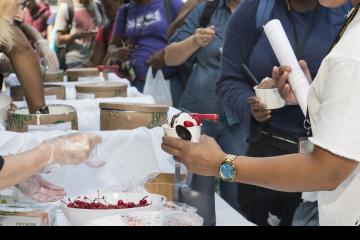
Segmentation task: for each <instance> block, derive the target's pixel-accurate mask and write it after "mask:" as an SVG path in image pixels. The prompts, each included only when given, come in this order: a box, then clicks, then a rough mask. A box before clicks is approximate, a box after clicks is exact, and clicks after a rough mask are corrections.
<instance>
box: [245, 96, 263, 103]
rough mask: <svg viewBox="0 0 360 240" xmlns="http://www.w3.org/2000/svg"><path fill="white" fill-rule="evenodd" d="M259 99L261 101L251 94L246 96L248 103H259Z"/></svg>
mask: <svg viewBox="0 0 360 240" xmlns="http://www.w3.org/2000/svg"><path fill="white" fill-rule="evenodd" d="M260 101H261V100H260V98H259V97H256V96H252V97H249V98H248V103H249V104H254V103H260Z"/></svg>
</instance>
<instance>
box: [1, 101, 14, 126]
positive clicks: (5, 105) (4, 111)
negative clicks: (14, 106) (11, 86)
mask: <svg viewBox="0 0 360 240" xmlns="http://www.w3.org/2000/svg"><path fill="white" fill-rule="evenodd" d="M10 102H11V99H10V98H9V97H7V96H4V95H0V124H1V125H3V126H5V123H6V121H7V119H8V111H9V109H10Z"/></svg>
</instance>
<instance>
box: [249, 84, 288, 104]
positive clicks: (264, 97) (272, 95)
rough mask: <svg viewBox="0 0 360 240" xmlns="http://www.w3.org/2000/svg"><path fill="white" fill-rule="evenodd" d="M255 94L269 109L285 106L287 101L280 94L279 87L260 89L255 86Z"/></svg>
mask: <svg viewBox="0 0 360 240" xmlns="http://www.w3.org/2000/svg"><path fill="white" fill-rule="evenodd" d="M254 90H255V94H256V96H257V97H259V98H260V101H261V103H263V104H265V105H266V106H267V109H277V108H282V107H284V106H285V101H284V99H282V97H281V96H280V93H279V90H278V89H277V88H270V89H259V88H258V87H257V86H255V87H254Z"/></svg>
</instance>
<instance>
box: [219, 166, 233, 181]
mask: <svg viewBox="0 0 360 240" xmlns="http://www.w3.org/2000/svg"><path fill="white" fill-rule="evenodd" d="M220 175H221V177H222V178H223V179H225V180H232V179H233V178H234V177H235V171H234V168H233V166H231V165H230V164H228V163H224V164H222V165H221V167H220Z"/></svg>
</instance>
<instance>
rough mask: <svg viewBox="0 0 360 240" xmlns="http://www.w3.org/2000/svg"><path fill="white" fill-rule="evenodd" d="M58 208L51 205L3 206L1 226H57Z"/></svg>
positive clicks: (0, 209)
mask: <svg viewBox="0 0 360 240" xmlns="http://www.w3.org/2000/svg"><path fill="white" fill-rule="evenodd" d="M55 225H56V206H54V205H49V204H16V205H15V204H2V205H0V226H55Z"/></svg>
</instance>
